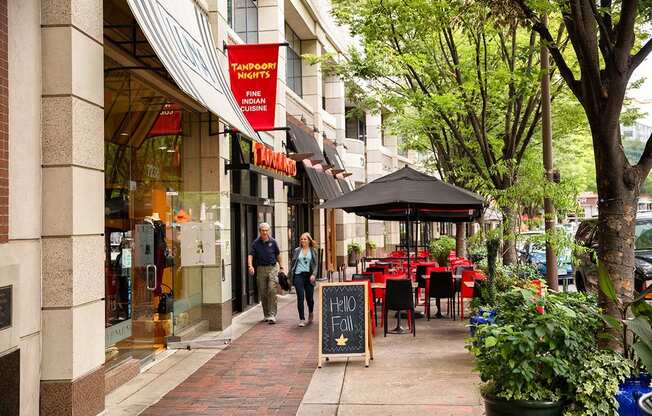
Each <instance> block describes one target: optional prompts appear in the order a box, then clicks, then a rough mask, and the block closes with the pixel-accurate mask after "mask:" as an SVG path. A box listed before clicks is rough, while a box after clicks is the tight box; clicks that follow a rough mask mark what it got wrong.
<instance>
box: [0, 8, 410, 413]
mask: <svg viewBox="0 0 652 416" xmlns="http://www.w3.org/2000/svg"><path fill="white" fill-rule="evenodd" d="M241 43H287V46H284V47H281V48H280V52H279V61H278V67H279V71H278V80H277V89H278V90H277V97H276V98H277V99H276V112H275V127H278V128H279V129H277V130H274V131H268V132H261V133H260V134H256V133H253V132H252V131H251V130H250V126H249V125H248V123H247V122H246V119H244V116H243V115H242V113H241V112H240V109H239V108H238V107H237V104H236V105H235V106H234V103H235V101H234V100H233V99H232V97H230V94H231V93H230V91H229V90H228V77H227V75H226V74H227V55H228V46H229V45H234V44H241ZM350 43H351V39H350V38H349V37H348V35H347V33H346V32H345V31H344V30H342V29H341V28H338V27H336V25H335V24H334V23H333V21H332V18H331V17H330V14H329V5H328V3H327V2H326V1H323V2H314V1H300V0H297V1H294V0H293V1H288V2H283V1H278V0H258V1H252V0H232V1H231V0H219V1H218V0H174V1H172V0H168V1H158V2H152V1H146V0H93V1H83V2H79V1H73V0H0V54H1V55H2V57H0V374H2V375H3V376H2V380H0V397H2V400H0V414H2V415H5V414H7V415H14V414H19V415H21V416H24V415H38V414H41V415H70V414H75V415H96V414H99V413H101V412H102V411H103V409H104V397H105V394H107V393H108V392H110V391H111V390H113V389H115V388H116V387H118V386H119V385H121V384H123V383H124V382H126V381H128V380H129V379H130V378H132V377H134V376H135V375H136V374H138V372H139V371H140V367H141V366H142V365H143V364H144V363H147V362H148V360H151V359H152V357H153V356H154V355H155V354H156V353H157V352H159V351H161V350H163V349H164V348H165V345H166V343H167V342H168V341H170V340H173V339H190V338H192V337H193V336H195V335H197V334H198V333H201V332H204V331H207V330H214V331H225V332H228V330H229V327H230V325H231V321H232V318H233V316H234V314H237V313H239V312H241V311H244V310H246V309H247V308H249V307H251V306H253V305H255V304H256V303H257V300H258V294H257V291H256V287H255V284H254V280H253V278H252V277H251V276H248V275H247V273H246V267H245V265H246V263H245V257H246V253H247V250H248V247H249V244H250V243H251V241H252V240H253V239H254V238H255V236H256V234H257V225H258V224H259V223H260V222H263V221H265V222H268V223H270V224H271V225H272V226H273V231H274V233H273V234H274V237H275V238H276V240H277V241H278V243H279V246H280V248H281V252H282V255H281V257H282V263H283V265H285V266H287V263H288V252H289V250H291V248H292V247H293V246H295V245H297V243H298V236H299V234H300V233H302V232H305V231H309V232H311V233H312V234H313V236H314V237H315V239H316V240H317V242H318V244H319V247H320V248H322V249H323V258H322V264H323V270H324V273H329V272H332V271H335V270H337V268H338V267H339V266H340V265H342V264H344V263H345V262H346V254H347V246H348V244H349V243H351V242H353V241H357V242H358V243H361V244H364V243H365V242H366V241H373V242H375V246H376V250H377V251H378V252H382V251H384V250H389V249H390V248H393V246H392V245H393V244H397V243H399V234H400V232H399V225H398V224H384V223H382V222H371V221H370V222H366V221H364V219H361V218H358V217H356V216H354V215H351V214H346V213H344V212H342V211H340V210H335V211H333V210H330V211H329V210H323V209H320V208H319V204H320V203H321V202H322V201H323V200H326V199H330V198H333V197H336V196H338V195H341V194H342V193H345V192H349V191H351V190H352V189H354V188H355V187H356V186H360V185H361V184H363V183H365V182H367V181H369V180H373V179H375V178H377V177H379V176H382V175H384V174H386V173H389V172H391V171H393V170H395V169H398V168H400V167H402V166H404V165H405V164H408V163H413V162H412V161H413V159H414V158H413V155H409V154H404V153H403V152H402V151H401V147H400V140H399V139H398V138H396V137H391V136H389V135H387V134H385V133H384V132H383V128H382V116H381V115H375V114H367V115H365V117H364V119H363V120H356V129H355V132H354V131H353V130H351V128H350V127H351V126H352V124H351V122H350V121H349V119H347V117H346V111H347V105H346V99H345V96H346V94H345V92H346V91H345V88H344V84H343V82H342V81H341V80H339V79H337V78H336V77H334V76H332V75H329V74H324V73H322V71H321V70H320V68H319V66H318V65H311V64H310V63H309V62H308V61H307V60H306V59H305V58H303V57H302V56H303V55H306V54H311V55H317V56H319V55H323V54H326V53H329V54H330V55H332V56H333V57H336V58H334V59H344V58H343V56H345V54H346V51H347V48H348V46H349V44H350ZM223 45H226V47H224V46H223ZM234 128H235V129H237V131H236V130H234ZM258 146H265V147H266V148H268V149H271V150H272V151H274V152H277V153H279V154H282V155H284V157H290V158H292V157H294V158H295V159H296V161H297V168H298V169H297V173H296V175H282V174H278V172H276V173H274V172H270V171H269V170H266V169H263V168H261V167H260V166H257V165H256V164H255V163H254V161H253V160H252V149H255V148H256V147H258ZM349 174H350V175H349ZM324 277H325V276H324Z"/></svg>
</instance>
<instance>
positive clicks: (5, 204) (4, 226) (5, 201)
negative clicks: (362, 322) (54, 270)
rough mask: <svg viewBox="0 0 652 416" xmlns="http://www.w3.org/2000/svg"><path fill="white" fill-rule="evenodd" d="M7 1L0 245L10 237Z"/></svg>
mask: <svg viewBox="0 0 652 416" xmlns="http://www.w3.org/2000/svg"><path fill="white" fill-rule="evenodd" d="M7 43H8V39H7V0H0V243H6V242H7V239H8V237H9V62H8V61H9V55H8V50H7Z"/></svg>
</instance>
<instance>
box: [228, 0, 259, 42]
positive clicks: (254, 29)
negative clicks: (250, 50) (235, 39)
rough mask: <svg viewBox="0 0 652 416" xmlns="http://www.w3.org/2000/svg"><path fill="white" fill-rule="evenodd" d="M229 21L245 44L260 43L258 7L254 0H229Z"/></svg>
mask: <svg viewBox="0 0 652 416" xmlns="http://www.w3.org/2000/svg"><path fill="white" fill-rule="evenodd" d="M227 19H228V21H229V25H230V26H231V27H232V28H233V30H234V31H235V32H236V33H237V34H238V36H240V37H241V38H242V40H244V41H245V43H258V6H256V2H255V1H253V0H227Z"/></svg>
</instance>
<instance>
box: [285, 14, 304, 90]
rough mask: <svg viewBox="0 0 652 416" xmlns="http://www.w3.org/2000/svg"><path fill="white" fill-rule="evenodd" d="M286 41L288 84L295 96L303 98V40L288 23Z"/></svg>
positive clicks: (286, 25)
mask: <svg viewBox="0 0 652 416" xmlns="http://www.w3.org/2000/svg"><path fill="white" fill-rule="evenodd" d="M285 40H286V41H287V42H288V43H289V46H288V48H287V66H286V83H287V86H288V87H289V88H290V89H291V90H292V91H294V93H295V94H297V95H298V96H299V97H302V96H303V87H302V85H301V77H302V72H303V71H302V68H301V39H299V36H297V34H296V33H294V30H292V28H290V26H288V24H287V23H286V24H285Z"/></svg>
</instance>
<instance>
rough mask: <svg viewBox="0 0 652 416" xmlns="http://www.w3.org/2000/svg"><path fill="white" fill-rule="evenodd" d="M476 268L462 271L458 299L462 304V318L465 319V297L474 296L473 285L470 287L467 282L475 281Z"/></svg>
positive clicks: (470, 297)
mask: <svg viewBox="0 0 652 416" xmlns="http://www.w3.org/2000/svg"><path fill="white" fill-rule="evenodd" d="M475 276H476V272H475V270H465V271H463V272H462V280H461V282H460V291H459V292H458V301H459V305H460V319H464V299H472V298H473V287H468V286H467V285H466V284H465V283H466V282H469V283H475Z"/></svg>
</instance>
